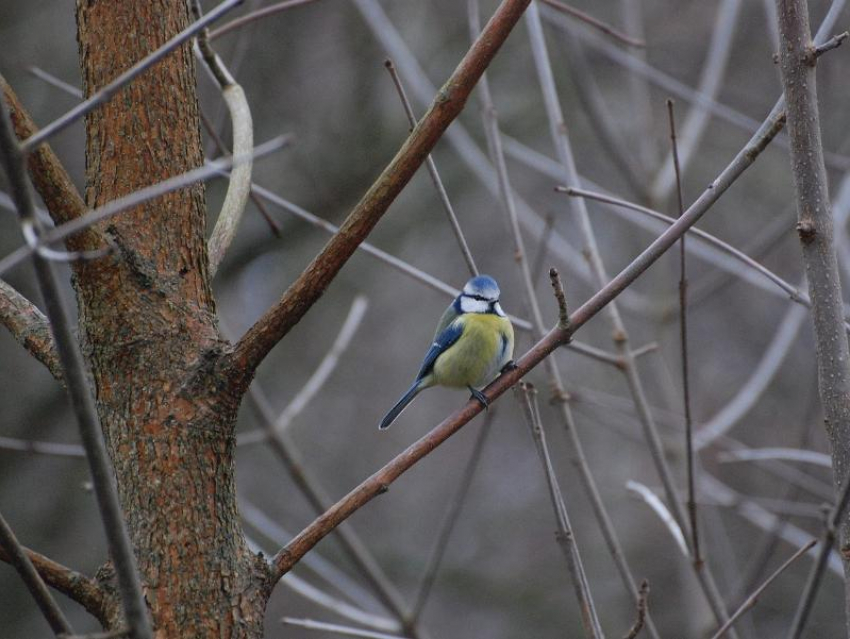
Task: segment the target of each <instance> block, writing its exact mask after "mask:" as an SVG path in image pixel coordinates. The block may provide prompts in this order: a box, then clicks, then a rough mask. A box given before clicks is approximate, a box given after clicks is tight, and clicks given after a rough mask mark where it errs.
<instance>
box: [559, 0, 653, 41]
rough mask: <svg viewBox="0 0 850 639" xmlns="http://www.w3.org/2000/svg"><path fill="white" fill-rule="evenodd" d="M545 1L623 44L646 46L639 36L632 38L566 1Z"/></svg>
mask: <svg viewBox="0 0 850 639" xmlns="http://www.w3.org/2000/svg"><path fill="white" fill-rule="evenodd" d="M543 2H545V3H546V4H548V5H549V6H550V7H552V8H553V9H557V10H558V11H560V12H561V13H565V14H567V15H568V16H572V17H573V18H576V19H577V20H581V21H582V22H584V23H585V24H589V25H590V26H591V27H593V28H595V29H598V30H599V31H601V32H602V33H604V34H605V35H608V36H611V37H612V38H614V39H615V40H617V41H618V42H622V43H623V44H626V45H628V46H630V47H637V48H639V49H642V48H643V47H645V46H646V42H644V41H643V40H638V39H637V38H632V37H631V36H628V35H626V34H624V33H621V32H620V31H617V29H615V28H614V27H612V26H609V25H607V24H605V23H604V22H602V21H601V20H599V19H598V18H594V17H593V16H591V15H589V14H587V13H585V12H584V11H579V10H578V9H576V8H575V7H573V6H571V5H568V4H567V3H566V2H561V1H560V0H543Z"/></svg>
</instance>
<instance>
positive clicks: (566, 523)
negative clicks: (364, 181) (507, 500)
mask: <svg viewBox="0 0 850 639" xmlns="http://www.w3.org/2000/svg"><path fill="white" fill-rule="evenodd" d="M473 1H474V0H473ZM515 392H516V395H517V400H518V401H519V403H520V405H521V406H522V409H523V415H524V416H525V422H526V424H527V425H528V428H529V430H530V431H531V436H532V438H533V439H534V445H535V448H536V449H537V456H538V457H539V458H540V463H541V464H542V465H543V472H544V474H545V475H546V485H547V487H548V488H549V498H550V500H551V501H552V508H553V509H554V511H555V520H556V522H557V525H558V532H557V534H556V538H557V540H558V545H559V546H560V547H561V549H562V550H563V551H564V555H565V556H566V558H567V567H568V569H569V572H570V579H571V580H572V582H573V588H574V589H575V593H576V598H577V599H578V603H579V609H580V611H581V620H582V624H583V625H584V631H585V635H586V636H588V637H594V638H599V639H602V638H603V637H604V636H605V634H604V633H603V632H602V626H601V624H600V623H599V618H598V616H597V614H596V605H595V604H594V603H593V595H592V594H591V592H590V584H588V582H587V575H586V574H585V572H584V566H583V564H582V560H581V554H580V553H579V550H578V545H577V544H576V540H575V536H574V535H573V529H572V525H571V524H570V518H569V515H568V514H567V506H566V503H565V502H564V497H563V494H562V493H561V487H560V485H559V484H558V478H557V477H556V476H555V469H554V467H553V466H552V459H551V457H550V455H549V447H548V445H547V443H546V434H545V432H544V431H543V424H542V422H541V420H540V409H539V406H538V404H537V390H536V389H535V388H534V386H532V385H531V384H528V383H526V382H520V383H519V384H518V385H517V387H516V389H515Z"/></svg>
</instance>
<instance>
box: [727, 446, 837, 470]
mask: <svg viewBox="0 0 850 639" xmlns="http://www.w3.org/2000/svg"><path fill="white" fill-rule="evenodd" d="M759 459H782V460H785V461H793V462H800V463H803V464H814V465H815V466H820V467H822V468H832V459H831V458H830V456H829V455H827V454H826V453H818V452H815V451H813V450H800V449H799V448H750V449H743V450H736V451H730V452H726V453H720V454H719V455H718V456H717V461H719V462H722V463H725V462H748V461H754V460H759Z"/></svg>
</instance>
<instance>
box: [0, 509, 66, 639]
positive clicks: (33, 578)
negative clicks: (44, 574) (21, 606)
mask: <svg viewBox="0 0 850 639" xmlns="http://www.w3.org/2000/svg"><path fill="white" fill-rule="evenodd" d="M0 548H2V549H3V550H4V551H5V553H6V555H7V557H8V561H9V563H10V564H12V567H13V568H14V569H15V570H17V571H18V574H19V575H20V576H21V579H22V580H23V581H24V583H25V584H26V586H27V589H28V590H29V591H30V594H32V596H33V599H35V602H36V603H37V604H38V607H39V608H40V609H41V613H42V614H43V615H44V618H45V619H47V623H49V624H50V627H51V628H52V629H53V633H54V634H56V635H61V634H71V633H73V632H74V630H73V628H71V624H69V623H68V620H67V619H66V618H65V615H64V613H63V612H62V610H61V609H60V608H59V605H58V604H57V603H56V600H55V599H54V598H53V595H51V594H50V591H49V590H48V589H47V586H46V585H45V584H44V581H43V580H42V578H41V576H40V575H39V574H38V571H37V570H36V569H35V567H34V566H33V565H32V562H31V561H30V559H29V557H27V553H26V551H25V550H24V548H23V546H21V544H20V542H18V539H17V537H15V533H14V532H12V529H11V528H10V527H9V524H8V523H7V522H6V519H5V518H4V517H3V515H2V514H0Z"/></svg>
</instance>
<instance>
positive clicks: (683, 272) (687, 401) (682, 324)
mask: <svg viewBox="0 0 850 639" xmlns="http://www.w3.org/2000/svg"><path fill="white" fill-rule="evenodd" d="M667 115H668V117H669V120H670V145H671V152H672V154H673V170H674V172H675V174H676V201H677V203H678V206H679V210H678V214H679V217H681V215H682V213H684V212H685V202H684V198H683V195H682V171H681V168H680V166H679V145H678V144H677V142H676V119H675V116H674V110H673V100H669V99H668V100H667ZM686 238H687V233H686V234H685V235H683V236H682V239H681V240H679V337H680V346H681V351H682V353H681V354H682V399H683V402H682V403H683V404H684V408H685V454H686V461H687V474H688V482H687V483H688V516H689V519H690V527H691V547H692V549H693V555H694V556H693V561H694V563H695V564H696V565H697V566H699V565H700V564H701V563H702V556H701V554H700V547H699V526H698V525H697V502H696V496H695V494H694V440H693V430H694V423H693V418H692V416H691V385H690V376H689V370H688V275H687V259H686V255H687V253H686V251H685V239H686Z"/></svg>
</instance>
